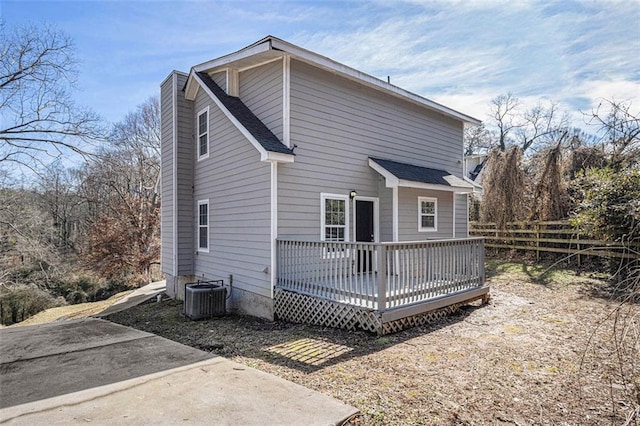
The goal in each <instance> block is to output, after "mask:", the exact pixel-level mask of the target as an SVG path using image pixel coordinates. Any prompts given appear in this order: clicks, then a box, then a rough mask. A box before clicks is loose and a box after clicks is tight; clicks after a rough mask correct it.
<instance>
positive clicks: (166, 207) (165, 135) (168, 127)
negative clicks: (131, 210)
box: [160, 75, 175, 275]
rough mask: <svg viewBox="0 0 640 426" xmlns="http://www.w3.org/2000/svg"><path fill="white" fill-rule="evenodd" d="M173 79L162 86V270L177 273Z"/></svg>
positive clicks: (166, 272)
mask: <svg viewBox="0 0 640 426" xmlns="http://www.w3.org/2000/svg"><path fill="white" fill-rule="evenodd" d="M172 120H173V79H172V75H170V76H169V77H168V78H167V79H166V80H165V81H164V83H162V86H161V87H160V122H161V126H160V170H161V171H160V173H161V181H160V185H161V193H160V197H161V201H160V202H161V205H160V244H161V255H160V263H161V267H162V272H164V273H165V274H169V275H175V271H174V268H173V122H172Z"/></svg>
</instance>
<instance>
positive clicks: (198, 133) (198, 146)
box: [196, 105, 211, 161]
mask: <svg viewBox="0 0 640 426" xmlns="http://www.w3.org/2000/svg"><path fill="white" fill-rule="evenodd" d="M205 113H206V114H207V130H206V131H205V132H203V133H200V117H201V116H202V114H205ZM210 121H211V115H210V114H209V106H208V105H207V107H206V108H203V109H202V110H200V112H198V115H196V152H197V153H198V161H200V160H204V159H205V158H209V152H210V151H211V146H210V144H209V141H210V140H211V138H210V137H209V136H210V133H209V122H210ZM202 136H206V137H207V152H206V153H205V154H201V153H200V138H201V137H202Z"/></svg>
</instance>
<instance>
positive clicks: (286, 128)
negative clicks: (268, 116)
mask: <svg viewBox="0 0 640 426" xmlns="http://www.w3.org/2000/svg"><path fill="white" fill-rule="evenodd" d="M290 120H291V57H290V56H289V55H284V56H283V57H282V142H283V143H284V144H285V145H286V146H287V147H289V148H290V147H291V127H290Z"/></svg>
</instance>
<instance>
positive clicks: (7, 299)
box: [0, 284, 65, 325]
mask: <svg viewBox="0 0 640 426" xmlns="http://www.w3.org/2000/svg"><path fill="white" fill-rule="evenodd" d="M64 304H65V303H64V300H61V299H60V298H54V297H53V296H51V294H49V293H48V292H46V291H44V290H42V289H39V288H38V287H37V286H35V285H24V284H18V285H13V286H11V287H9V288H6V287H5V288H2V289H1V290H0V319H1V321H2V324H3V325H11V324H15V323H17V322H20V321H23V320H25V319H27V318H29V317H30V316H32V315H35V314H37V313H38V312H40V311H43V310H45V309H48V308H52V307H55V306H62V305H64Z"/></svg>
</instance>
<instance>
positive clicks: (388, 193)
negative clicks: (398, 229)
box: [378, 176, 393, 241]
mask: <svg viewBox="0 0 640 426" xmlns="http://www.w3.org/2000/svg"><path fill="white" fill-rule="evenodd" d="M378 195H379V196H380V241H393V190H392V189H391V188H387V187H386V186H385V181H384V178H383V177H382V176H378Z"/></svg>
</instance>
